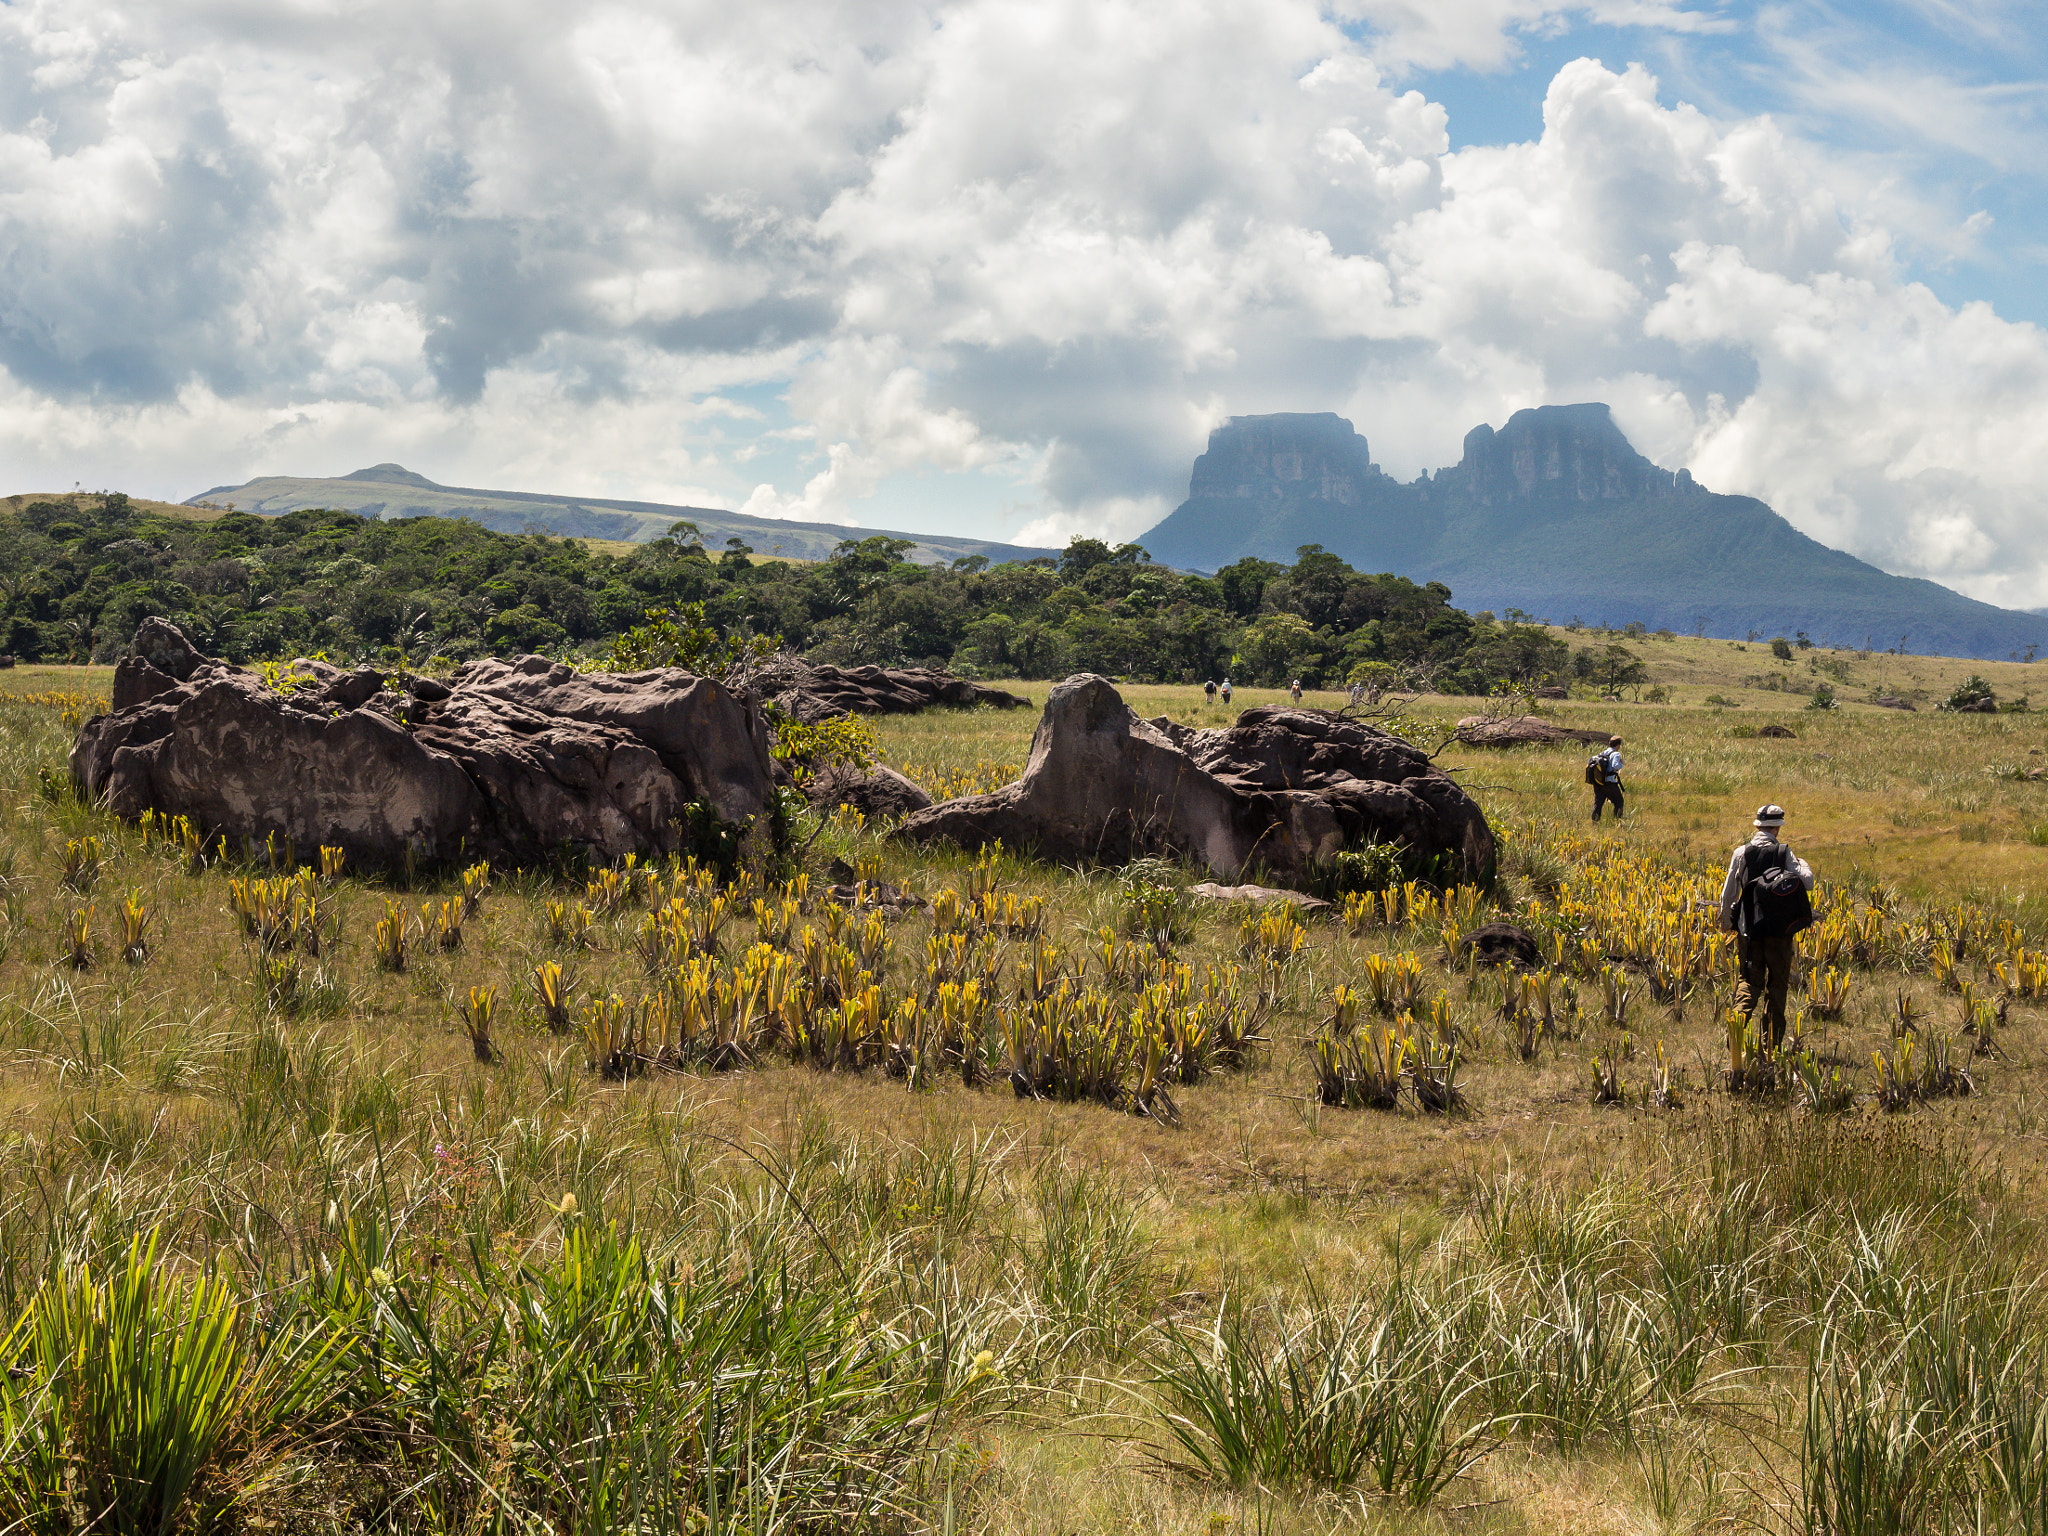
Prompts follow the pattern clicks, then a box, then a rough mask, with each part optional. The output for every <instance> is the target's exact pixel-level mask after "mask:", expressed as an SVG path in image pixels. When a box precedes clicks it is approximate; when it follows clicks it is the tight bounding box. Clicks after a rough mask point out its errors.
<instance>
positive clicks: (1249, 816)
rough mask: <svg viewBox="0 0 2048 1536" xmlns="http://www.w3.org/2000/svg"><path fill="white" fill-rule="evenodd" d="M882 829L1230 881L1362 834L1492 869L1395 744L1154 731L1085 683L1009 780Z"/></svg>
mask: <svg viewBox="0 0 2048 1536" xmlns="http://www.w3.org/2000/svg"><path fill="white" fill-rule="evenodd" d="M896 835H897V836H899V837H903V838H907V839H911V840H913V841H920V842H931V841H947V842H953V843H957V844H959V845H960V846H962V847H965V848H978V847H980V846H982V845H983V844H986V843H990V842H994V841H996V840H998V839H1000V840H1001V841H1002V842H1003V843H1004V844H1005V845H1006V846H1008V847H1010V848H1014V849H1018V850H1030V851H1032V852H1034V853H1036V854H1037V855H1038V856H1039V857H1040V858H1046V859H1055V860H1059V861H1061V862H1069V861H1072V862H1093V863H1105V864H1121V863H1125V862H1128V861H1129V860H1130V859H1133V858H1136V857H1139V856H1141V855H1145V854H1168V855H1172V856H1176V857H1180V858H1186V859H1191V860H1193V861H1195V862H1197V863H1200V864H1203V865H1205V866H1206V867H1207V868H1208V869H1209V870H1210V871H1212V872H1213V873H1214V874H1215V875H1216V876H1217V878H1218V879H1219V880H1222V881H1224V882H1227V883H1232V884H1235V883H1239V882H1240V881H1241V880H1243V879H1245V878H1248V877H1249V876H1250V875H1251V874H1252V873H1253V872H1255V871H1263V872H1264V873H1265V875H1266V877H1267V878H1269V879H1271V880H1273V881H1276V882H1278V883H1281V884H1286V885H1294V886H1299V885H1301V884H1303V883H1305V882H1306V881H1307V879H1308V877H1309V874H1310V872H1311V870H1312V869H1313V867H1314V866H1315V865H1316V864H1317V863H1318V862H1320V861H1322V860H1326V859H1328V858H1330V857H1331V856H1333V855H1335V854H1337V853H1340V852H1342V851H1343V850H1344V849H1346V848H1348V847H1351V846H1353V845H1354V844H1357V843H1362V842H1365V841H1367V840H1369V839H1378V840H1380V841H1382V842H1399V843H1401V844H1404V845H1405V846H1407V847H1408V848H1410V849H1412V850H1413V851H1414V852H1415V853H1416V854H1417V855H1418V856H1420V857H1422V858H1436V857H1438V856H1442V855H1448V856H1449V858H1450V861H1451V865H1452V867H1453V869H1454V870H1455V871H1456V873H1457V875H1458V876H1459V877H1460V878H1463V879H1468V880H1483V879H1489V878H1491V876H1492V873H1493V864H1494V841H1493V833H1492V830H1491V829H1490V828H1489V827H1488V826H1487V824H1486V818H1485V817H1484V816H1483V815H1481V814H1480V811H1479V807H1478V806H1477V805H1475V804H1474V803H1473V801H1472V799H1471V797H1470V796H1468V795H1467V794H1466V793H1465V792H1464V791H1463V790H1462V789H1460V788H1459V787H1458V786H1457V784H1455V783H1454V782H1453V781H1452V780H1451V779H1450V777H1449V776H1448V775H1446V774H1444V773H1442V772H1441V771H1439V770H1438V769H1436V768H1435V767H1433V766H1431V764H1430V762H1429V759H1428V758H1427V757H1426V756H1424V755H1423V754H1422V753H1421V752H1419V751H1417V750H1416V749H1415V748H1414V747H1411V746H1409V745H1408V743H1406V742H1404V741H1402V740H1400V739H1399V738H1398V737H1395V736H1391V735H1389V734H1387V733H1386V732H1384V731H1380V730H1376V729H1375V728H1373V727H1371V726H1368V725H1362V724H1360V723H1358V722H1356V721H1352V720H1347V719H1344V718H1343V717H1342V716H1339V715H1335V714H1331V713H1329V712H1327V711H1323V710H1313V709H1289V708H1284V707H1278V706H1272V707H1265V708H1259V709H1250V710H1246V711H1245V712H1244V713H1243V714H1242V715H1241V716H1240V717H1239V718H1238V722H1237V724H1235V725H1233V726H1229V727H1227V728H1224V729H1220V730H1208V731H1197V730H1191V729H1189V728H1187V727H1185V726H1175V725H1173V724H1171V722H1163V723H1154V722H1151V721H1145V720H1140V719H1139V718H1138V717H1137V715H1136V714H1135V713H1134V712H1133V711H1132V710H1131V709H1130V708H1129V707H1128V706H1127V705H1126V704H1125V703H1124V701H1123V699H1122V698H1121V697H1120V696H1119V695H1118V693H1117V691H1116V689H1115V688H1114V687H1112V686H1111V685H1110V684H1109V682H1108V681H1107V680H1106V679H1104V678H1100V677H1096V676H1093V675H1092V674H1083V675H1081V676H1077V677H1070V678H1068V679H1067V680H1066V681H1065V682H1063V683H1061V684H1059V685H1058V686H1057V687H1055V688H1054V689H1053V690H1052V694H1051V696H1050V697H1049V698H1048V699H1047V701H1046V706H1045V715H1044V718H1043V719H1041V720H1040V721H1039V725H1038V731H1037V734H1035V735H1034V736H1033V737H1032V739H1031V756H1030V760H1029V762H1028V763H1027V765H1026V767H1025V770H1024V775H1023V777H1022V778H1020V779H1019V780H1018V781H1017V782H1016V783H1014V784H1010V785H1006V786H1005V787H1003V788H1002V789H999V790H997V791H995V792H994V793H993V794H987V795H972V796H968V797H966V798H963V799H959V800H948V801H945V802H943V803H941V804H939V805H935V806H933V807H932V808H931V809H930V810H928V811H920V812H918V813H917V814H915V815H913V816H911V817H909V818H908V819H907V820H905V821H904V823H903V824H902V825H901V826H900V827H899V828H898V829H897V833H896Z"/></svg>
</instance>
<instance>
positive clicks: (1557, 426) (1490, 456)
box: [1441, 404, 1692, 506]
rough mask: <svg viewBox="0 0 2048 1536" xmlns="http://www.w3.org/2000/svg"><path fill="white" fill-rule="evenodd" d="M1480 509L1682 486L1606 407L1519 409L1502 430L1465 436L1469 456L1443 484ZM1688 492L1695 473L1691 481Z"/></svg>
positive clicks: (1480, 429) (1664, 491)
mask: <svg viewBox="0 0 2048 1536" xmlns="http://www.w3.org/2000/svg"><path fill="white" fill-rule="evenodd" d="M1454 477H1455V478H1456V479H1457V480H1458V481H1459V482H1460V484H1459V487H1458V488H1459V490H1460V492H1462V494H1464V495H1465V496H1468V497H1470V498H1471V499H1472V500H1474V501H1477V502H1478V503H1479V504H1480V505H1482V506H1502V505H1506V504H1509V503H1513V502H1518V501H1521V502H1532V501H1581V502H1585V501H1622V500H1626V499H1628V498H1631V497H1635V496H1658V495H1668V494H1669V493H1670V492H1671V491H1672V490H1673V489H1675V488H1677V487H1678V485H1679V481H1678V478H1677V476H1674V475H1673V474H1672V473H1671V472H1670V471H1669V470H1665V469H1659V468H1658V467H1657V466H1656V465H1654V464H1652V463H1651V462H1650V461H1649V460H1648V459H1646V458H1644V457H1643V456H1642V455H1641V454H1640V453H1637V452H1636V451H1635V449H1634V447H1633V446H1631V445H1630V443H1629V440H1628V439H1627V438H1626V437H1624V436H1622V433H1621V428H1619V427H1617V426H1616V425H1615V424H1614V417H1613V416H1612V414H1610V413H1609V411H1608V409H1607V407H1606V406H1604V405H1599V404H1590V405H1545V406H1539V407H1537V408H1536V409H1534V410H1526V411H1517V412H1515V414H1514V415H1512V416H1510V417H1509V418H1508V424H1507V425H1506V426H1504V427H1502V428H1501V429H1500V430H1499V431H1498V432H1496V431H1494V430H1493V428H1491V427H1489V426H1485V425H1480V426H1477V427H1474V428H1473V429H1472V430H1471V431H1470V432H1467V433H1466V434H1465V457H1464V459H1463V461H1462V462H1461V463H1460V464H1459V465H1458V467H1457V468H1456V469H1453V470H1447V471H1446V472H1445V474H1444V476H1443V477H1441V478H1442V479H1444V480H1449V479H1452V478H1454ZM1684 483H1685V485H1686V486H1687V487H1690V486H1691V484H1692V476H1690V475H1687V476H1686V477H1685V482H1684Z"/></svg>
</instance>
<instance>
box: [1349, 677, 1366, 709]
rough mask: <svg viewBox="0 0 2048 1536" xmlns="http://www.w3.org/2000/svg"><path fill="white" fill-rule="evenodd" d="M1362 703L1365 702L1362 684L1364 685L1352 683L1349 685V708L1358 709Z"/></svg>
mask: <svg viewBox="0 0 2048 1536" xmlns="http://www.w3.org/2000/svg"><path fill="white" fill-rule="evenodd" d="M1364 702H1365V684H1364V683H1353V684H1352V685H1351V707H1352V708H1353V709H1356V708H1358V706H1359V705H1361V704H1363V703H1364Z"/></svg>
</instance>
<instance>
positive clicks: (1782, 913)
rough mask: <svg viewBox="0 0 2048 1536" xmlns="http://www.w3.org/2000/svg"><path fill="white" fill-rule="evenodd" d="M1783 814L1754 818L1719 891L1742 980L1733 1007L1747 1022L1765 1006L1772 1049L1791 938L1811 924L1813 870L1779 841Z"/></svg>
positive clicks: (1780, 1027) (1767, 812) (1778, 1040)
mask: <svg viewBox="0 0 2048 1536" xmlns="http://www.w3.org/2000/svg"><path fill="white" fill-rule="evenodd" d="M1784 824H1785V808H1784V807H1783V806H1781V805H1766V806H1763V807H1760V808H1759V809H1758V811H1757V813H1756V822H1755V826H1756V836H1754V837H1752V838H1751V839H1750V840H1749V841H1748V842H1746V843H1741V844H1738V845H1737V847H1736V849H1735V853H1734V855H1733V857H1731V858H1730V859H1729V860H1728V879H1727V881H1726V882H1725V883H1724V884H1723V885H1722V887H1721V926H1722V927H1723V928H1732V929H1733V930H1734V931H1735V952H1736V954H1737V956H1738V957H1739V958H1740V960H1741V962H1742V976H1741V979H1740V980H1739V981H1737V982H1736V984H1735V1007H1736V1009H1737V1011H1738V1012H1740V1013H1741V1015H1742V1017H1743V1018H1744V1019H1745V1020H1747V1019H1748V1018H1750V1017H1751V1016H1752V1015H1753V1014H1754V1013H1755V1012H1756V1005H1757V1004H1758V1003H1759V1002H1765V1003H1766V1004H1767V1007H1766V1017H1767V1018H1768V1019H1769V1021H1770V1028H1771V1049H1772V1050H1774V1051H1775V1050H1776V1049H1777V1048H1778V1047H1779V1046H1780V1045H1781V1044H1783V1043H1784V1039H1785V989H1786V987H1788V986H1789V985H1791V982H1792V943H1793V936H1794V935H1796V934H1797V933H1798V932H1799V930H1800V929H1802V928H1806V927H1810V926H1811V925H1812V923H1813V903H1812V902H1811V901H1810V900H1809V899H1808V897H1807V894H1806V893H1807V892H1808V891H1810V890H1812V889H1813V870H1812V869H1811V868H1810V867H1809V866H1808V865H1807V862H1806V860H1804V859H1802V858H1800V857H1799V855H1798V854H1796V853H1794V852H1793V851H1792V850H1791V849H1790V848H1788V847H1786V846H1785V845H1784V844H1783V843H1781V842H1779V841H1778V828H1780V827H1782V826H1783V825H1784Z"/></svg>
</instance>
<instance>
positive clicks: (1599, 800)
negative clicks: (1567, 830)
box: [1586, 736, 1621, 822]
mask: <svg viewBox="0 0 2048 1536" xmlns="http://www.w3.org/2000/svg"><path fill="white" fill-rule="evenodd" d="M1586 782H1587V783H1588V784H1590V785H1592V786H1593V820H1594V821H1596V822H1597V821H1598V820H1599V819H1600V809H1601V807H1602V806H1604V805H1606V804H1607V802H1608V801H1610V800H1612V801H1613V802H1614V819H1615V820H1616V821H1619V820H1621V738H1620V737H1619V736H1610V737H1608V738H1607V750H1606V751H1605V752H1601V753H1597V754H1595V755H1594V756H1593V757H1592V758H1591V759H1590V760H1589V761H1588V762H1587V763H1586Z"/></svg>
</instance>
